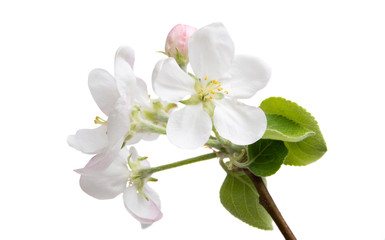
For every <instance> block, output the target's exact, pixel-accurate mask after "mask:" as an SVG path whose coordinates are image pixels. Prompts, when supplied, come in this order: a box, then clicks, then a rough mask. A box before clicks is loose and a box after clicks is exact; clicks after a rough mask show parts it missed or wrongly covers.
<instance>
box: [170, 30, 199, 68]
mask: <svg viewBox="0 0 385 240" xmlns="http://www.w3.org/2000/svg"><path fill="white" fill-rule="evenodd" d="M196 30H197V29H196V28H195V27H191V26H188V25H183V24H178V25H176V26H175V27H173V28H172V29H171V31H170V32H169V34H168V36H167V40H166V46H165V52H166V54H167V55H168V56H169V57H173V58H175V60H176V62H177V63H178V64H179V66H181V67H182V68H183V67H185V66H186V65H187V63H188V40H189V39H190V37H191V36H192V35H193V33H194V32H195V31H196Z"/></svg>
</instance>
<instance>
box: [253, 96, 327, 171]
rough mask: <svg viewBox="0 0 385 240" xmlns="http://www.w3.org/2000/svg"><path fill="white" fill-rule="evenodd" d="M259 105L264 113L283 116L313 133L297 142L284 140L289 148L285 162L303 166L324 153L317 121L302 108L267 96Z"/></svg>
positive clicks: (322, 140)
mask: <svg viewBox="0 0 385 240" xmlns="http://www.w3.org/2000/svg"><path fill="white" fill-rule="evenodd" d="M260 107H261V109H262V110H263V111H264V112H265V113H266V114H275V115H280V116H283V117H285V118H287V119H289V120H291V121H293V122H295V123H297V124H298V125H299V126H301V127H302V128H304V129H308V130H310V131H312V132H314V135H312V136H308V137H307V138H305V139H303V140H302V141H299V142H289V141H285V146H286V148H287V149H288V150H289V153H288V155H287V157H286V159H285V162H284V163H285V164H287V165H296V166H304V165H307V164H310V163H312V162H315V161H317V160H318V159H320V158H321V157H322V156H323V155H324V154H325V152H326V151H327V147H326V143H325V140H324V138H323V136H322V133H321V130H320V129H319V126H318V123H317V121H316V120H315V119H314V117H313V116H312V115H311V114H310V113H308V112H307V111H306V110H305V109H304V108H302V107H301V106H299V105H298V104H296V103H294V102H291V101H289V100H286V99H284V98H280V97H271V98H268V99H266V100H264V101H263V102H262V103H261V106H260Z"/></svg>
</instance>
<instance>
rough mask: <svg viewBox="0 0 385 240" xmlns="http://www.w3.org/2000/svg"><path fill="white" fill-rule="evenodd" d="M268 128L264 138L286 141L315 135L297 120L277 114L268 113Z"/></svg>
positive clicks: (295, 140)
mask: <svg viewBox="0 0 385 240" xmlns="http://www.w3.org/2000/svg"><path fill="white" fill-rule="evenodd" d="M266 118H267V129H266V132H265V134H264V135H263V137H262V138H264V139H274V140H281V141H285V142H299V141H302V140H304V139H305V138H307V137H309V136H313V135H315V133H314V132H313V131H310V130H308V129H306V128H304V127H302V126H301V125H299V124H298V123H296V122H293V121H292V120H290V119H287V118H286V117H283V116H280V115H276V114H266Z"/></svg>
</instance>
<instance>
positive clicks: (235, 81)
mask: <svg viewBox="0 0 385 240" xmlns="http://www.w3.org/2000/svg"><path fill="white" fill-rule="evenodd" d="M270 75H271V70H270V68H269V67H268V66H267V65H266V64H265V63H264V62H263V61H262V60H260V59H258V58H255V57H251V56H244V55H236V56H235V59H234V62H233V64H232V65H231V68H230V71H229V72H228V73H227V74H226V75H225V76H226V77H222V78H221V79H220V81H221V82H222V87H223V89H224V90H227V91H228V92H229V94H228V96H229V97H232V98H250V97H252V96H253V95H254V94H255V93H256V92H257V91H258V90H260V89H262V88H264V87H265V86H266V84H267V82H268V81H269V79H270Z"/></svg>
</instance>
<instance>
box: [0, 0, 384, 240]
mask: <svg viewBox="0 0 385 240" xmlns="http://www.w3.org/2000/svg"><path fill="white" fill-rule="evenodd" d="M384 12H385V7H383V6H382V5H381V1H369V0H365V1H352V0H350V1H338V0H334V1H326V0H323V1H309V0H307V1H274V0H268V1H242V0H237V1H224V0H222V1H207V0H205V1H198V0H191V1H188V2H187V1H186V2H183V1H180V0H179V1H166V0H165V1H152V2H151V1H141V2H139V1H129V0H126V1H96V0H93V1H68V0H67V1H5V0H4V1H1V2H0V81H1V87H0V109H1V117H0V123H1V126H2V130H1V131H0V138H1V159H0V161H1V167H0V194H1V195H0V196H1V197H0V221H1V223H0V239H92V240H97V239H114V240H118V239H139V238H140V239H159V238H160V239H212V238H213V237H216V239H242V238H243V239H245V238H248V239H283V238H282V236H281V234H280V232H279V231H278V229H277V228H275V229H274V230H273V231H262V230H258V229H254V228H252V227H250V226H248V225H246V224H244V223H243V222H241V221H239V220H237V219H235V218H233V217H232V216H231V215H230V214H229V213H228V212H227V211H226V210H225V209H224V208H223V207H222V206H221V204H220V202H219V188H220V186H221V183H222V181H223V179H224V177H225V174H224V172H223V171H222V169H221V168H220V167H219V165H218V163H217V161H216V160H211V161H206V162H202V163H197V164H195V165H192V166H186V167H181V168H179V169H173V170H169V171H166V172H161V173H158V174H155V176H154V177H156V178H158V179H159V182H157V183H154V184H152V187H153V188H154V189H156V191H157V192H158V193H159V195H160V196H161V199H162V210H163V213H164V217H163V219H162V220H161V221H159V222H157V223H155V224H154V225H153V226H151V227H150V228H148V229H146V230H142V229H141V228H140V225H139V223H138V222H137V221H136V220H134V219H133V218H132V217H131V216H130V215H129V214H128V213H127V212H126V210H125V209H124V206H123V202H122V198H121V196H118V197H117V198H116V199H114V200H108V201H100V200H96V199H93V198H91V197H89V196H88V195H86V194H85V193H83V192H82V191H81V189H80V188H79V186H78V178H79V176H78V175H77V174H76V173H74V172H73V171H72V170H73V169H75V168H80V167H82V166H83V165H84V164H85V163H86V162H87V161H88V159H89V158H90V157H91V156H88V155H84V154H81V153H80V152H77V151H76V150H74V149H72V148H70V147H69V146H68V145H67V143H66V137H67V135H69V134H73V133H75V131H76V130H77V129H79V128H91V127H94V125H93V119H94V117H95V116H97V115H99V116H102V115H101V112H100V110H99V109H98V108H97V106H96V104H95V103H94V102H93V99H92V97H91V95H90V93H89V90H88V87H87V75H88V72H89V71H90V70H92V69H93V68H97V67H99V68H104V69H107V70H108V71H110V72H112V71H113V62H114V54H115V50H116V49H117V48H118V47H119V46H121V45H130V46H132V47H133V48H134V49H135V50H136V63H135V72H136V74H137V75H138V76H141V77H142V78H143V79H145V80H146V81H147V83H150V80H151V73H152V69H153V66H154V64H155V63H156V62H157V61H158V60H159V59H161V58H162V57H163V56H162V55H161V54H158V53H156V51H158V50H163V47H164V41H165V38H166V35H167V33H168V31H169V30H170V29H171V28H172V27H173V26H174V25H175V24H178V23H184V24H189V25H193V26H196V27H198V28H199V27H203V26H205V25H207V24H209V23H212V22H215V21H221V22H223V23H224V24H225V26H226V27H227V29H228V31H229V32H230V34H231V36H232V38H233V40H234V43H235V47H236V52H237V53H247V54H252V55H255V56H258V57H260V58H262V59H264V60H265V61H266V62H268V63H269V65H270V66H271V67H272V69H273V75H272V78H271V80H270V83H269V84H268V86H267V87H266V88H265V89H263V90H261V91H260V92H259V93H258V94H257V95H256V96H255V97H254V98H253V99H251V100H250V101H249V103H252V104H254V105H256V106H258V105H259V103H260V102H261V101H262V100H263V99H265V98H267V97H270V96H282V97H285V98H287V99H290V100H293V101H295V102H298V103H299V104H300V105H302V106H304V107H305V108H307V109H308V110H309V111H310V112H311V113H312V114H313V115H314V116H315V117H316V119H317V120H318V122H319V124H320V127H321V130H322V132H323V134H324V137H325V139H326V141H327V144H328V148H329V151H328V152H327V154H326V155H325V156H324V157H323V158H322V159H321V160H319V161H318V162H316V163H314V164H311V165H310V166H307V167H288V166H283V167H282V168H281V169H280V171H279V172H278V173H277V174H276V175H274V176H272V177H269V178H268V182H269V189H270V191H271V194H272V195H273V197H274V199H275V201H276V203H277V205H278V206H279V208H280V210H281V212H282V214H283V215H284V217H285V218H286V220H287V222H288V223H289V225H290V227H291V228H292V230H293V232H294V233H295V234H296V236H297V238H298V239H312V240H314V239H381V240H383V239H385V217H384V216H385V204H384V203H385V194H384V183H385V174H384V170H385V163H384V160H385V159H384V155H383V148H384V144H383V143H384V140H383V136H384V134H385V131H384V120H385V119H384V116H385V115H384V102H385V97H384V90H385V88H384V85H383V84H382V83H383V82H384V80H385V34H384V30H385V27H384V25H385V14H384ZM149 89H151V86H149ZM153 96H154V95H153ZM137 147H138V149H139V152H140V154H141V155H144V156H149V159H150V161H151V163H152V165H153V166H156V165H160V164H164V163H168V162H172V161H177V160H181V159H184V158H187V157H190V156H194V155H198V154H202V153H207V152H209V151H208V150H207V149H200V150H196V151H182V150H180V149H177V148H176V147H173V146H172V145H171V144H169V143H168V141H167V139H166V138H165V137H162V138H160V140H159V141H156V142H147V143H141V144H139V145H138V146H137Z"/></svg>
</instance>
